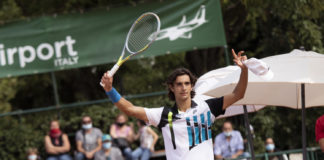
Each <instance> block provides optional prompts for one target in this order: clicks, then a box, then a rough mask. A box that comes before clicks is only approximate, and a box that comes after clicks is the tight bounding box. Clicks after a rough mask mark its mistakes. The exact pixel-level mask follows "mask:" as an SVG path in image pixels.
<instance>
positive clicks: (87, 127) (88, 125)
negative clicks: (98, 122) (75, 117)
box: [82, 123, 92, 130]
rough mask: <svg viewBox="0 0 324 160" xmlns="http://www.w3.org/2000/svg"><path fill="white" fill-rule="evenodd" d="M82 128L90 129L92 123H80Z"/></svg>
mask: <svg viewBox="0 0 324 160" xmlns="http://www.w3.org/2000/svg"><path fill="white" fill-rule="evenodd" d="M82 128H83V129H85V130H88V129H91V128H92V123H89V124H83V125H82Z"/></svg>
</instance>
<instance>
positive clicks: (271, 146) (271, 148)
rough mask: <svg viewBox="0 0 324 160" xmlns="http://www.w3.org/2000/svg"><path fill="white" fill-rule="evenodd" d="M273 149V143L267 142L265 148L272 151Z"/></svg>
mask: <svg viewBox="0 0 324 160" xmlns="http://www.w3.org/2000/svg"><path fill="white" fill-rule="evenodd" d="M274 149H275V145H274V144H267V145H266V150H267V151H272V150H274Z"/></svg>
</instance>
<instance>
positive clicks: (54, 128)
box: [45, 121, 72, 160]
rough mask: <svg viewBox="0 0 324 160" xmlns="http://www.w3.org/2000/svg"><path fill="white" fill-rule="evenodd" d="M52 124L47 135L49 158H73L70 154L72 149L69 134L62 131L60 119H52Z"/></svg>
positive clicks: (50, 159) (60, 159) (61, 159)
mask: <svg viewBox="0 0 324 160" xmlns="http://www.w3.org/2000/svg"><path fill="white" fill-rule="evenodd" d="M50 125H51V127H50V132H49V134H48V135H46V136H45V150H46V153H47V154H48V157H47V160H72V158H71V157H70V156H69V154H68V152H69V151H70V142H69V138H68V136H67V135H66V134H64V133H62V131H61V130H60V125H59V122H58V121H51V124H50Z"/></svg>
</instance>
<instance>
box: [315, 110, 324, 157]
mask: <svg viewBox="0 0 324 160" xmlns="http://www.w3.org/2000/svg"><path fill="white" fill-rule="evenodd" d="M315 136H316V142H318V144H319V146H320V148H321V150H322V152H324V115H322V116H321V117H319V118H318V119H317V120H316V125H315Z"/></svg>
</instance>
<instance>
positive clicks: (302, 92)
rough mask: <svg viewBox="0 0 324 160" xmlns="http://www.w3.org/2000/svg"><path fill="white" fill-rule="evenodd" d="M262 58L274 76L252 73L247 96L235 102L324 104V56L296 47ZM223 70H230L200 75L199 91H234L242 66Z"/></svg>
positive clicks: (294, 105)
mask: <svg viewBox="0 0 324 160" xmlns="http://www.w3.org/2000/svg"><path fill="white" fill-rule="evenodd" d="M261 60H262V61H264V62H265V63H267V64H268V65H269V66H270V69H271V70H272V72H273V73H274V77H273V78H272V79H271V80H268V81H265V80H263V79H261V78H260V77H257V76H255V75H254V74H253V73H249V83H248V87H247V90H246V93H245V96H244V98H243V99H242V100H240V101H238V102H236V103H235V105H275V106H285V107H290V108H294V109H302V108H303V107H306V108H308V107H314V106H322V105H324V92H323V91H324V74H323V71H324V55H322V54H318V53H316V52H312V51H308V52H307V51H301V50H296V49H295V50H293V51H292V52H290V53H288V54H282V55H276V56H271V57H267V58H263V59H261ZM222 70H223V71H224V72H226V71H228V72H229V73H227V74H223V75H213V72H215V70H214V71H210V72H208V73H206V74H205V75H203V76H202V77H200V78H199V80H198V82H197V91H198V93H201V94H205V95H208V96H212V97H219V96H222V95H224V94H228V93H231V92H232V91H233V89H234V87H235V86H236V84H237V82H238V79H239V76H240V69H239V68H238V67H237V66H228V67H225V68H222ZM219 76H221V77H219ZM213 82H214V83H213ZM215 82H216V83H215ZM304 114H305V113H304V110H303V111H302V116H303V117H302V118H303V122H302V123H303V149H304V152H303V153H304V154H303V155H304V159H307V158H306V139H305V138H306V136H305V134H306V133H304V132H305V128H304V127H305V125H304V118H305V117H304Z"/></svg>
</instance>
